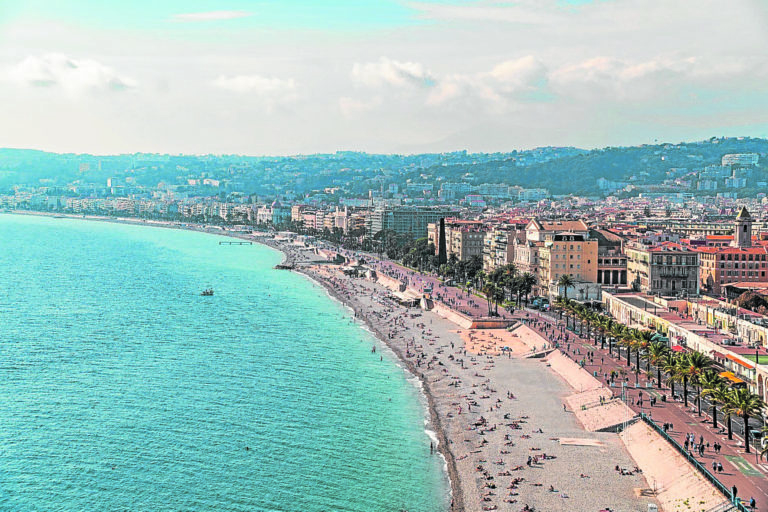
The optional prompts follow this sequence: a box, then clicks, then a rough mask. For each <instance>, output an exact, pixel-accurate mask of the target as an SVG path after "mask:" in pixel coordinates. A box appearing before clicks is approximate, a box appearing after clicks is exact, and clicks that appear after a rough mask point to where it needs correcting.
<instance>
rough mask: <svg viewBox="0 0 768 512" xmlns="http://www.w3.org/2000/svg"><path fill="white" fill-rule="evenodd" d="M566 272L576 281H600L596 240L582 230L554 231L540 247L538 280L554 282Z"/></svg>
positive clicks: (543, 283) (544, 284)
mask: <svg viewBox="0 0 768 512" xmlns="http://www.w3.org/2000/svg"><path fill="white" fill-rule="evenodd" d="M563 275H569V276H571V278H572V279H573V280H574V281H575V282H577V283H596V282H597V240H595V239H593V238H589V236H588V235H586V234H582V233H574V232H569V231H564V232H562V233H555V234H554V235H552V237H551V238H550V239H549V240H547V241H546V242H544V245H543V246H542V247H541V249H540V250H539V282H540V283H541V284H542V286H546V285H550V284H555V283H557V281H558V280H559V279H560V277H561V276H563Z"/></svg>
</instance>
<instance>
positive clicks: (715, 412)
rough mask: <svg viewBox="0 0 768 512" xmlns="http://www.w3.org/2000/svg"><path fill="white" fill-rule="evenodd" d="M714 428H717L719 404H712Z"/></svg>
mask: <svg viewBox="0 0 768 512" xmlns="http://www.w3.org/2000/svg"><path fill="white" fill-rule="evenodd" d="M712 428H717V406H716V405H715V404H712Z"/></svg>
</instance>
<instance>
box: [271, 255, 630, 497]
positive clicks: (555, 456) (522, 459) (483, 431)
mask: <svg viewBox="0 0 768 512" xmlns="http://www.w3.org/2000/svg"><path fill="white" fill-rule="evenodd" d="M281 249H282V248H281ZM299 256H300V254H298V253H296V254H294V257H296V258H299ZM301 270H302V272H304V273H306V274H307V275H309V276H310V277H313V278H314V279H316V280H318V281H319V282H321V283H323V284H324V285H325V286H326V288H328V290H329V291H330V292H331V293H333V294H334V295H335V296H336V297H337V298H339V299H340V300H342V301H343V302H345V303H346V304H347V305H348V306H350V307H352V308H353V309H354V316H355V317H357V318H358V319H359V320H360V321H365V322H366V323H367V325H368V326H369V327H370V328H371V330H372V331H374V332H375V333H376V334H377V335H378V336H379V337H380V338H381V339H383V340H386V341H387V343H388V345H390V347H392V349H393V350H394V351H395V352H396V353H398V355H399V356H400V357H401V358H402V359H403V360H404V361H405V362H406V365H407V366H408V368H409V370H410V371H411V372H412V373H414V375H416V376H417V377H419V378H420V379H421V380H422V382H423V383H424V385H425V391H426V392H427V394H428V397H430V398H431V399H434V396H436V395H439V397H440V398H441V400H438V402H437V403H436V404H433V406H432V408H433V410H434V412H435V414H437V412H439V413H440V414H439V415H440V416H441V417H442V421H443V422H444V425H443V427H444V428H440V429H437V430H440V431H441V432H442V434H443V435H442V436H441V438H440V443H439V446H438V450H439V451H440V452H441V453H442V454H443V455H444V456H445V457H446V460H447V462H448V467H449V473H450V476H451V481H452V489H453V492H452V504H451V508H452V510H483V511H490V510H507V511H534V510H553V509H561V510H567V509H573V506H577V505H574V504H570V501H571V500H572V499H573V498H572V496H573V492H574V491H578V492H579V494H580V495H581V494H583V493H584V490H585V488H587V489H588V488H593V487H596V486H597V485H598V483H595V484H591V483H589V482H590V480H591V479H592V475H591V473H592V471H590V469H593V470H594V466H593V465H592V464H590V462H589V461H584V464H583V467H582V468H581V470H576V471H575V474H573V473H574V469H573V468H572V467H569V466H565V465H564V464H562V463H560V457H561V454H560V453H559V452H562V451H563V450H564V449H573V447H564V446H563V445H561V444H560V442H559V441H560V439H559V437H557V436H554V435H551V434H548V433H546V432H545V429H544V428H543V426H542V425H540V424H536V423H535V422H534V420H532V413H536V412H537V411H531V410H526V409H524V408H522V407H520V406H519V405H518V401H519V395H518V393H519V391H518V390H516V389H501V390H500V389H497V387H496V385H494V383H493V381H492V379H491V378H490V377H489V374H490V373H491V372H493V370H494V368H496V366H497V364H498V362H499V361H498V358H499V355H497V354H491V353H472V352H470V351H468V350H467V347H466V346H465V345H464V343H462V342H461V338H460V336H458V330H454V331H451V332H446V329H445V327H444V326H443V327H441V328H440V332H437V331H438V329H433V327H435V328H436V327H437V325H436V324H437V323H438V322H443V323H445V322H446V321H444V320H442V319H438V318H437V317H433V316H432V314H424V313H422V311H421V310H418V309H408V308H406V307H403V306H401V305H400V304H399V303H398V302H397V301H395V300H394V299H393V297H392V294H391V291H390V290H387V289H385V288H382V287H381V286H379V285H377V284H376V283H374V282H372V281H370V280H366V279H355V278H351V277H349V276H345V275H344V274H342V273H341V272H338V271H336V270H334V269H333V268H332V267H330V266H324V265H315V266H302V268H301ZM380 270H381V269H380ZM392 272H393V273H392V276H391V277H394V278H397V279H398V280H400V281H401V282H408V283H409V284H410V285H411V286H420V285H421V286H424V285H425V283H421V284H420V283H418V281H417V280H414V278H412V277H409V276H406V275H400V274H398V273H397V272H396V271H392ZM426 286H429V285H428V284H426ZM437 292H438V293H439V292H440V290H439V289H438V290H437ZM434 293H435V291H434V290H433V294H434ZM433 322H434V323H435V325H433ZM441 325H442V324H441ZM456 327H457V326H455V325H454V326H453V328H454V329H455V328H456ZM548 345H549V344H548V343H547V342H546V340H542V344H541V348H542V349H545V348H547V347H548ZM374 350H375V348H372V351H374ZM506 356H507V357H505V359H507V358H508V357H509V354H506ZM379 357H380V358H381V357H382V356H381V355H379ZM437 390H439V392H438V393H436V392H435V391H437ZM526 398H527V397H526ZM561 414H567V412H566V411H562V412H561ZM436 419H437V420H438V421H439V419H438V418H435V416H434V414H433V421H435V420H436ZM446 432H447V435H446ZM434 450H435V448H434V446H430V452H433V451H434ZM553 465H554V466H553ZM620 466H621V467H622V469H623V471H622V472H620V473H618V474H616V478H626V477H627V476H630V477H632V476H634V477H635V478H638V476H637V474H638V469H637V468H631V469H627V468H628V467H629V465H628V460H627V459H624V460H622V462H621V465H620ZM612 467H613V464H611V466H610V468H612ZM601 471H602V472H601V475H602V476H601V477H600V478H601V481H600V482H599V485H600V486H605V485H611V483H610V482H605V481H603V480H604V479H605V478H606V476H605V475H607V474H610V470H609V469H608V468H606V469H605V470H604V471H603V470H601ZM557 475H566V476H570V478H569V479H570V484H568V488H565V486H564V485H563V483H562V482H563V481H565V480H569V479H568V478H566V479H563V478H560V477H557V478H554V479H551V480H549V481H548V476H551V477H555V476H557ZM639 478H642V477H639ZM636 485H638V484H637V483H633V484H632V485H630V486H627V488H630V487H632V486H636ZM627 499H629V498H627ZM590 503H591V502H590ZM608 504H611V505H612V506H613V504H612V503H608ZM600 509H602V510H610V509H609V508H605V507H595V508H593V509H592V510H595V511H597V510H600ZM584 510H590V509H589V508H584Z"/></svg>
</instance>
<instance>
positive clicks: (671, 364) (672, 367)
mask: <svg viewBox="0 0 768 512" xmlns="http://www.w3.org/2000/svg"><path fill="white" fill-rule="evenodd" d="M678 359H680V357H679V356H678V355H677V354H676V353H674V352H672V351H670V352H669V353H668V354H667V355H666V356H664V359H663V360H662V362H661V365H662V369H663V370H664V373H666V374H667V383H668V384H669V387H670V390H671V391H672V396H675V384H676V383H678V382H682V378H681V374H680V365H679V364H678Z"/></svg>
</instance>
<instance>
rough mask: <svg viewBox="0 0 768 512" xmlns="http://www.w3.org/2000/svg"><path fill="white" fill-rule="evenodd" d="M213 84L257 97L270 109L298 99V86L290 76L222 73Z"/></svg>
mask: <svg viewBox="0 0 768 512" xmlns="http://www.w3.org/2000/svg"><path fill="white" fill-rule="evenodd" d="M213 85H215V86H216V87H219V88H221V89H224V90H227V91H231V92H235V93H239V94H243V95H249V96H252V97H254V98H257V99H259V100H261V102H262V103H263V104H264V105H265V106H266V107H267V108H268V109H270V110H271V109H272V108H273V107H275V106H278V105H287V104H290V103H293V102H295V101H296V100H298V99H299V90H298V86H297V84H296V81H295V80H293V79H292V78H289V79H287V80H283V79H282V78H275V77H267V76H261V75H236V76H225V75H222V76H220V77H218V78H217V79H216V80H214V81H213Z"/></svg>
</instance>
